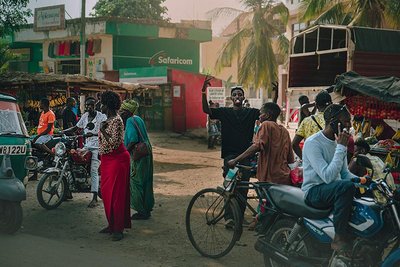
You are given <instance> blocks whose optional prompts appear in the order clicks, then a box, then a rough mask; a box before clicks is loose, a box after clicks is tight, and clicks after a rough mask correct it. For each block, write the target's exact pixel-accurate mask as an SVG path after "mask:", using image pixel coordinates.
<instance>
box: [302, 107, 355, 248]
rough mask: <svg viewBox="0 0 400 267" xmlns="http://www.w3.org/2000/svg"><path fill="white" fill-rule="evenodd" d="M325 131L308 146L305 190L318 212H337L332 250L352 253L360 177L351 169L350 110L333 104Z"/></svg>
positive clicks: (304, 158) (308, 199)
mask: <svg viewBox="0 0 400 267" xmlns="http://www.w3.org/2000/svg"><path fill="white" fill-rule="evenodd" d="M324 120H325V128H324V129H323V130H321V131H319V132H318V133H316V134H314V135H312V136H311V137H309V138H308V139H307V140H306V142H305V144H304V151H303V176H304V181H303V185H302V190H303V191H304V192H305V202H306V204H307V205H309V206H311V207H314V208H317V209H327V208H333V225H334V227H335V238H334V240H333V242H332V244H331V247H332V249H334V250H336V251H342V250H347V249H348V241H349V240H348V238H346V237H347V236H348V233H347V227H348V222H349V219H350V214H351V209H352V200H353V197H354V194H355V191H356V190H355V189H356V188H355V186H354V184H353V183H352V182H351V181H350V179H351V178H354V177H356V176H355V175H354V174H352V173H350V171H349V170H348V166H347V158H346V155H347V143H348V141H349V137H350V135H349V133H348V131H347V129H350V126H351V124H350V113H349V111H348V110H347V109H346V106H342V105H337V104H332V105H330V106H328V107H327V108H326V110H325V112H324Z"/></svg>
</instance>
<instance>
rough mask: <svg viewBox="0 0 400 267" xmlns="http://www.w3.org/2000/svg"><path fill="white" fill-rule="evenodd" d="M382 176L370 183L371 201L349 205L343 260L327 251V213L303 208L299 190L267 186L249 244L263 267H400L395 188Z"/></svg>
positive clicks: (399, 200) (399, 202)
mask: <svg viewBox="0 0 400 267" xmlns="http://www.w3.org/2000/svg"><path fill="white" fill-rule="evenodd" d="M361 160H362V159H361ZM369 167H370V168H371V169H372V166H369ZM385 172H386V173H387V174H388V173H389V172H390V169H386V170H385ZM372 175H373V172H372ZM386 177H387V175H386ZM386 177H385V178H384V179H378V180H375V181H371V182H370V185H369V187H368V188H367V190H368V192H370V193H372V197H362V198H360V199H354V200H353V212H352V215H351V219H350V221H349V226H350V229H351V231H352V235H353V236H354V240H353V243H352V250H351V253H350V255H346V256H343V255H341V254H337V253H336V252H333V251H332V250H331V248H330V243H331V242H332V240H333V237H334V235H335V232H334V226H333V221H332V218H333V216H332V215H331V210H319V209H314V208H312V207H309V206H307V205H306V204H305V202H304V193H303V192H302V191H301V189H299V188H296V187H291V186H285V185H273V184H269V185H267V186H266V188H265V190H264V193H265V198H266V203H267V204H266V205H265V210H266V211H265V212H264V213H263V214H262V215H261V216H260V218H259V222H260V223H259V225H258V232H259V234H260V235H259V237H258V239H257V242H256V244H255V248H256V250H257V251H259V252H261V253H263V255H264V263H265V266H272V267H275V266H310V267H311V266H328V267H333V266H343V267H349V266H353V267H361V266H363V267H364V266H369V267H375V266H382V267H389V266H400V247H399V245H400V238H399V237H400V235H399V234H400V218H399V215H398V214H399V211H400V189H396V190H394V189H392V188H391V187H390V186H389V185H388V183H387V182H386ZM352 182H354V183H359V182H360V179H359V178H355V179H353V180H352Z"/></svg>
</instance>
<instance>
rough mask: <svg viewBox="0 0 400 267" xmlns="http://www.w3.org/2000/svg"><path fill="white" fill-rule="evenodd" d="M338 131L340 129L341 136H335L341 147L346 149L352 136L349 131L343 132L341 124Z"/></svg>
mask: <svg viewBox="0 0 400 267" xmlns="http://www.w3.org/2000/svg"><path fill="white" fill-rule="evenodd" d="M338 129H339V134H338V135H335V137H336V142H337V143H338V144H341V145H344V146H345V147H347V144H348V143H349V138H350V134H349V133H348V131H347V130H346V129H344V131H341V129H340V123H339V125H338Z"/></svg>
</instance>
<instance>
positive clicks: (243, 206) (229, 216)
mask: <svg viewBox="0 0 400 267" xmlns="http://www.w3.org/2000/svg"><path fill="white" fill-rule="evenodd" d="M237 156H238V155H229V156H226V157H225V158H224V167H223V176H224V178H225V176H226V174H227V173H228V171H229V167H228V166H227V163H228V161H230V160H231V159H234V158H236V157H237ZM240 164H241V165H247V166H250V159H245V160H243V161H241V162H240ZM250 177H251V172H250V171H248V170H243V171H242V179H241V180H242V181H249V180H250ZM235 192H236V193H237V194H239V195H241V196H242V197H241V198H243V201H242V200H241V199H239V198H237V200H238V204H239V207H240V215H241V216H242V218H243V216H244V212H245V210H246V202H247V193H248V192H249V189H247V188H238V189H235ZM225 219H232V213H231V211H230V210H229V209H227V210H226V212H225Z"/></svg>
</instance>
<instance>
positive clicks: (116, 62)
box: [10, 18, 211, 130]
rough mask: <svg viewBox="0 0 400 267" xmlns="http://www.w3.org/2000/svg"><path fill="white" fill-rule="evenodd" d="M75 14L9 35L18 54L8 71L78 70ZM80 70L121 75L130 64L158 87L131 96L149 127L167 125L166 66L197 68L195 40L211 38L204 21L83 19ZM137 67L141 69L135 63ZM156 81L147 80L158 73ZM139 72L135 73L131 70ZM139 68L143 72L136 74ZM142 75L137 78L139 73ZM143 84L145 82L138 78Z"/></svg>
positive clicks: (111, 76) (114, 76)
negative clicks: (50, 26)
mask: <svg viewBox="0 0 400 267" xmlns="http://www.w3.org/2000/svg"><path fill="white" fill-rule="evenodd" d="M79 29H80V20H79V19H73V20H67V21H66V23H65V28H64V29H58V30H49V31H35V30H34V27H33V25H28V26H27V27H25V28H23V29H22V30H20V31H19V32H17V33H14V35H13V36H12V37H11V40H10V41H11V48H12V49H13V52H14V53H15V54H19V55H20V57H19V58H18V60H17V61H14V62H12V63H11V64H10V67H11V70H13V71H24V72H30V73H32V72H33V73H34V72H44V73H57V74H78V73H79V72H80V54H79V52H80V50H79V35H80V31H79ZM85 31H86V51H85V57H86V63H85V64H86V68H85V69H86V75H88V76H90V77H94V78H101V79H107V80H112V81H119V78H120V77H121V81H123V80H124V79H123V78H124V74H122V72H121V71H124V73H126V72H128V73H129V70H131V69H134V70H136V78H145V80H146V79H147V81H148V82H147V84H158V85H160V89H158V90H148V91H146V92H144V93H143V94H142V95H140V96H137V97H138V98H139V100H140V101H141V104H142V108H141V110H140V112H141V113H142V114H141V115H144V116H145V117H146V118H147V119H149V120H151V121H152V123H151V125H149V126H150V127H149V128H150V129H152V130H163V129H171V127H172V126H171V125H170V124H171V123H169V121H170V120H169V118H168V117H170V116H172V115H171V114H170V113H171V110H172V108H171V105H172V104H171V102H172V101H171V98H172V91H171V85H170V84H169V81H168V79H167V75H166V74H165V73H166V69H167V68H168V69H177V70H182V71H185V72H191V73H198V72H199V67H200V43H201V42H207V41H210V40H211V29H210V24H209V22H202V21H189V22H183V23H165V22H155V23H148V22H143V21H138V20H126V19H116V18H87V19H86V29H85ZM141 68H143V69H141ZM160 71H161V72H162V73H163V75H161V76H162V77H163V78H162V79H161V80H158V81H154V80H153V81H152V80H151V79H150V80H149V77H150V78H151V77H152V78H154V77H157V75H159V73H160ZM137 73H139V74H137ZM140 73H143V76H141V74H140ZM142 80H143V79H142ZM141 83H143V84H146V82H143V81H141Z"/></svg>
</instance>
